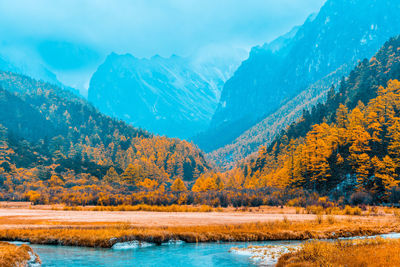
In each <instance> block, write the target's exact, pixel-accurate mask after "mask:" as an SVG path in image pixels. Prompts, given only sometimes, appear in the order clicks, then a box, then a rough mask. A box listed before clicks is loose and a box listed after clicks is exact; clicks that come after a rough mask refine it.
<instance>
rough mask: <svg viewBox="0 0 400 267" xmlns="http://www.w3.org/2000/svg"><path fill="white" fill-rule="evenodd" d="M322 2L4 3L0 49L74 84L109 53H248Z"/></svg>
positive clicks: (297, 22) (1, 3)
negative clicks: (37, 61) (33, 61)
mask: <svg viewBox="0 0 400 267" xmlns="http://www.w3.org/2000/svg"><path fill="white" fill-rule="evenodd" d="M324 2H325V0H279V1H278V0H35V1H32V0H13V1H10V0H0V49H1V50H2V51H8V52H7V53H11V54H12V53H14V54H18V52H20V51H25V53H26V54H30V55H31V56H32V58H35V59H36V58H38V59H41V60H43V62H44V63H45V65H46V66H47V67H48V68H49V69H50V70H52V71H53V72H55V73H56V74H57V76H59V77H63V75H64V76H65V77H64V80H68V79H70V80H71V79H72V80H73V78H72V76H74V75H75V76H76V75H77V73H79V72H81V73H85V74H84V75H83V74H82V75H83V76H85V77H86V76H88V75H89V76H90V74H91V73H92V72H93V71H94V70H95V69H96V68H97V66H98V65H99V64H100V63H101V62H102V61H103V60H104V58H105V56H106V55H107V54H109V53H111V52H116V53H131V54H133V55H135V56H137V57H151V56H153V55H156V54H158V55H161V56H165V57H168V56H170V55H172V54H177V55H181V56H190V55H193V54H196V53H198V51H202V54H207V53H204V51H207V49H209V50H210V52H212V53H218V51H229V49H231V48H241V49H246V50H249V49H250V47H252V46H255V45H261V44H263V43H265V42H268V41H271V40H273V39H274V38H276V37H278V36H279V35H281V34H284V33H286V32H288V31H289V30H290V29H291V28H292V27H293V26H296V25H300V24H302V23H303V22H304V21H305V19H306V18H307V17H308V16H309V15H310V14H311V13H313V12H318V10H319V9H320V7H321V6H322V5H323V3H324ZM1 50H0V54H1V52H2V51H1ZM15 50H16V51H15ZM20 58H21V56H20ZM22 58H25V57H24V56H22ZM68 75H70V76H71V77H69V78H68ZM77 76H80V75H77ZM89 78H90V77H89ZM77 79H78V80H79V79H86V80H88V77H86V78H84V77H78V78H77ZM70 83H71V82H70ZM82 86H84V85H83V83H82V81H81V84H80V85H77V87H82ZM86 86H87V84H86Z"/></svg>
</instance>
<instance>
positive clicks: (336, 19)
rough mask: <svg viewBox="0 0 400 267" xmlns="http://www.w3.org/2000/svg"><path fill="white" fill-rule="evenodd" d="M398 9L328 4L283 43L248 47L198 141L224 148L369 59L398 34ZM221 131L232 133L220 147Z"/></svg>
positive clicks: (385, 4)
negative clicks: (320, 83) (295, 99)
mask: <svg viewBox="0 0 400 267" xmlns="http://www.w3.org/2000/svg"><path fill="white" fill-rule="evenodd" d="M399 11H400V3H399V2H397V1H377V0H350V1H349V0H328V1H327V2H326V4H325V5H324V6H323V7H322V8H321V10H320V12H319V13H318V14H317V15H314V16H310V17H309V18H308V19H307V21H306V22H305V23H304V25H302V26H301V27H300V28H298V30H297V31H296V32H295V34H292V35H289V36H287V38H286V39H284V40H285V41H284V42H282V41H279V42H278V40H277V41H275V42H273V43H271V44H269V45H264V46H262V47H256V48H253V49H252V51H251V53H250V57H249V58H248V59H247V60H246V61H244V62H243V63H242V65H241V66H240V67H239V69H238V70H237V71H236V72H235V74H234V76H233V77H232V78H231V79H229V80H228V81H227V82H226V83H225V85H224V88H223V91H222V95H221V100H220V102H219V104H218V107H217V110H216V112H215V114H214V116H213V119H212V123H211V127H210V129H209V131H208V132H206V133H205V134H204V135H202V136H200V138H198V140H199V142H198V143H199V145H200V146H201V147H202V148H204V149H205V150H208V151H211V150H214V149H216V148H218V147H221V146H223V145H225V144H229V143H230V142H232V141H233V140H234V139H235V138H236V137H237V136H239V135H240V134H241V133H242V132H243V131H245V130H247V129H248V128H249V125H253V124H255V123H256V122H258V121H260V120H261V119H264V118H265V117H266V116H268V115H269V114H271V113H272V112H274V111H276V110H277V109H279V108H280V107H281V106H282V105H283V104H285V103H286V102H287V101H288V100H290V99H291V98H293V97H294V96H296V95H297V94H299V93H300V92H302V91H304V90H305V89H307V88H308V87H309V86H311V85H312V84H314V83H316V82H317V81H319V80H320V79H322V78H324V77H325V76H327V75H329V74H330V73H332V72H334V71H335V70H337V69H339V68H343V66H354V65H355V64H356V63H357V61H358V60H361V59H363V58H366V57H371V56H372V55H373V54H374V53H375V52H376V51H377V50H378V49H379V48H380V47H381V46H382V45H383V43H384V42H385V41H386V40H388V39H389V38H390V37H392V36H395V35H397V34H398V33H400V17H399V16H398V12H399ZM281 40H282V38H281ZM276 43H279V44H280V45H276ZM274 44H275V45H274ZM347 69H349V67H347ZM338 73H340V72H338ZM341 74H342V73H341ZM326 89H327V88H321V90H326ZM220 129H224V131H225V132H226V131H229V130H230V131H231V132H233V133H234V134H232V135H231V136H230V138H228V139H227V140H225V142H224V143H213V142H212V140H213V139H215V137H214V136H213V133H215V132H218V131H220ZM210 136H212V138H209V137H210Z"/></svg>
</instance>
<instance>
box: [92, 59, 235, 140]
mask: <svg viewBox="0 0 400 267" xmlns="http://www.w3.org/2000/svg"><path fill="white" fill-rule="evenodd" d="M239 62H240V61H239V60H236V61H232V60H230V61H226V60H225V61H220V60H216V61H211V60H209V61H201V60H200V59H198V58H182V57H179V56H176V55H173V56H171V57H170V58H163V57H161V56H154V57H152V58H150V59H139V58H136V57H134V56H132V55H130V54H125V55H117V54H115V53H113V54H111V55H109V56H108V57H107V59H106V60H105V62H104V63H103V64H102V65H101V66H100V67H99V68H98V70H97V71H96V72H95V73H94V75H93V77H92V79H91V81H90V87H89V98H88V99H89V101H90V102H92V103H93V104H94V105H95V106H96V107H98V108H99V109H100V111H102V112H104V113H106V114H108V115H110V116H114V117H117V118H121V119H123V120H124V121H126V122H128V123H131V124H133V125H136V126H140V127H142V128H145V129H147V130H149V131H152V132H155V133H158V134H162V135H167V136H172V137H180V138H187V137H189V136H192V135H194V134H195V133H197V132H199V131H201V130H204V129H206V127H207V126H208V124H209V122H210V120H211V117H212V114H213V113H214V111H215V108H216V106H217V103H218V100H219V98H220V91H221V88H222V86H223V83H224V81H225V80H227V79H228V78H229V77H230V75H231V74H232V73H233V71H234V69H235V67H236V66H237V64H238V63H239Z"/></svg>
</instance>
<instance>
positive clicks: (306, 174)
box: [242, 37, 400, 202]
mask: <svg viewBox="0 0 400 267" xmlns="http://www.w3.org/2000/svg"><path fill="white" fill-rule="evenodd" d="M399 77H400V37H397V38H393V39H391V40H390V41H388V42H387V43H386V44H385V45H384V47H383V48H382V49H381V50H380V51H379V52H378V53H377V54H376V55H375V56H374V57H373V58H371V60H370V61H368V60H364V61H362V62H360V64H359V65H358V66H357V68H356V69H355V70H353V71H352V72H351V74H350V76H349V77H348V78H347V79H344V80H343V81H342V82H341V85H340V86H339V88H338V90H336V91H335V89H334V88H332V89H331V90H330V92H329V93H328V99H327V101H326V102H325V104H319V105H317V106H315V107H314V108H313V109H312V110H311V111H306V112H304V114H303V117H302V118H301V119H300V120H299V121H298V122H297V123H294V124H292V125H291V126H290V127H289V128H288V129H287V130H286V131H284V132H283V133H282V134H281V135H280V136H279V137H278V138H276V140H275V141H274V142H273V143H272V145H271V146H270V147H268V149H266V148H262V149H261V150H260V151H259V155H258V157H257V158H256V159H254V160H252V161H251V162H249V163H247V164H244V166H243V167H242V170H243V172H244V173H245V174H246V175H247V177H248V180H247V183H248V184H251V185H253V186H260V187H263V186H274V187H292V188H293V187H294V188H302V189H305V190H308V191H312V192H318V193H320V194H323V195H330V196H332V197H336V198H338V197H340V196H344V197H349V196H350V195H351V194H352V193H354V192H359V194H360V195H361V196H363V198H365V199H364V200H368V201H376V202H378V201H392V202H393V201H394V202H397V201H398V200H394V199H393V197H395V196H396V194H395V192H396V190H397V189H396V188H397V185H398V184H399V182H400V180H399V179H398V177H399V174H400V168H399V167H400V165H399V163H400V161H399V151H400V150H399V148H400V146H399V142H400V126H399V125H400V124H399V121H400V82H398V81H397V80H391V79H396V78H399ZM393 190H394V191H393ZM360 192H361V193H360Z"/></svg>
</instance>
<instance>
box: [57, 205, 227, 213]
mask: <svg viewBox="0 0 400 267" xmlns="http://www.w3.org/2000/svg"><path fill="white" fill-rule="evenodd" d="M52 209H54V210H59V209H60V208H58V207H53V208H52ZM62 210H77V211H153V212H212V211H222V208H213V207H211V206H208V205H201V206H191V205H170V206H157V205H147V204H138V205H118V206H87V207H83V206H64V207H63V208H62Z"/></svg>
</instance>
